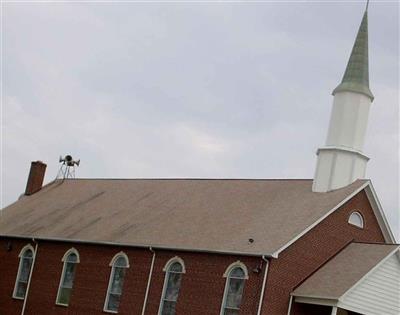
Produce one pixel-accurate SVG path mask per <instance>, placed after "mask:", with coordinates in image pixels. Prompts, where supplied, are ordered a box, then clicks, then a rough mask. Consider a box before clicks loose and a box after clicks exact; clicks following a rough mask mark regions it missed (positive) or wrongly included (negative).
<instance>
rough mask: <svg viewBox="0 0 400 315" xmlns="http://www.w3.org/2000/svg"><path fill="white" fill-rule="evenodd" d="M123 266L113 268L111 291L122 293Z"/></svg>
mask: <svg viewBox="0 0 400 315" xmlns="http://www.w3.org/2000/svg"><path fill="white" fill-rule="evenodd" d="M124 276H125V268H119V267H115V268H114V277H113V280H112V283H111V290H110V292H111V293H115V294H122V285H123V284H124Z"/></svg>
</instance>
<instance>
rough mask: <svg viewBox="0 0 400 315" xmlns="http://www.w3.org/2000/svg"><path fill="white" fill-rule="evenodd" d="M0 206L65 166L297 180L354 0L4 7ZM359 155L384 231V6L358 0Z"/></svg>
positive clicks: (349, 28) (390, 190)
mask: <svg viewBox="0 0 400 315" xmlns="http://www.w3.org/2000/svg"><path fill="white" fill-rule="evenodd" d="M3 6H4V21H3V27H4V32H3V36H4V38H3V45H4V46H3V53H4V54H3V58H4V69H3V76H4V98H3V114H4V115H3V118H2V127H3V131H4V137H3V147H2V159H3V169H2V181H3V187H2V205H3V206H4V205H7V204H9V203H11V202H12V201H14V200H15V199H16V198H17V197H18V195H19V194H20V193H21V192H22V191H23V190H24V185H25V181H26V178H27V173H28V170H29V161H31V160H36V159H41V160H43V161H45V162H47V163H48V172H47V176H46V180H47V181H50V180H52V179H53V178H54V177H55V176H56V173H57V169H58V163H57V159H58V156H59V155H60V154H66V153H71V154H73V155H74V156H76V157H79V158H81V159H82V165H81V167H80V168H79V169H78V171H77V174H78V176H79V177H229V178H230V177H257V178H287V177H289V178H299V177H301V178H311V177H312V176H313V172H314V166H315V160H316V158H315V150H316V148H317V147H318V146H320V145H322V144H323V143H324V141H325V135H326V131H327V125H328V120H329V113H330V107H331V103H332V97H331V95H330V92H331V91H332V90H333V89H334V88H335V87H336V85H337V84H338V83H339V81H340V79H341V76H342V74H343V71H344V68H345V65H346V62H347V59H348V56H349V53H350V50H351V46H352V44H353V41H354V38H355V34H356V31H357V29H358V26H359V23H360V21H361V16H362V11H363V8H364V4H363V3H361V2H360V3H355V2H352V3H330V2H320V3H293V2H290V3H289V2H288V3H284V2H279V3H277V2H275V3H274V2H266V3H244V2H243V3H206V4H201V3H191V4H189V3H187V4H176V3H175V4H174V3H165V4H161V3H150V4H145V3H124V4H123V3H119V4H115V3H114V4H113V3H103V4H95V3H89V4H88V3H86V4H84V3H73V4H66V3H63V4H61V3H52V4H50V3H47V4H45V3H36V4H27V3H25V4H12V3H7V4H4V5H3ZM369 21H370V78H371V89H372V91H373V93H374V94H375V96H376V100H375V102H374V104H373V106H372V110H371V116H370V122H369V129H368V135H367V141H366V148H365V152H366V154H367V155H369V156H370V157H371V161H370V162H369V166H368V174H367V175H368V177H370V178H372V180H373V182H374V185H375V187H376V189H377V191H378V194H379V196H380V198H381V201H382V204H383V206H384V208H385V211H386V213H387V216H388V218H389V220H390V222H391V225H392V227H393V229H394V230H395V231H397V235H398V231H399V212H398V211H399V207H398V201H399V200H398V189H399V183H398V174H399V173H398V172H399V168H398V143H399V137H398V132H399V129H398V121H399V112H398V99H399V98H398V97H399V95H398V83H399V80H398V44H399V42H398V38H399V33H398V29H399V27H398V23H399V16H398V3H395V2H372V3H371V5H370V14H369Z"/></svg>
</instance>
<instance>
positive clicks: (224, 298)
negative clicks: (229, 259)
mask: <svg viewBox="0 0 400 315" xmlns="http://www.w3.org/2000/svg"><path fill="white" fill-rule="evenodd" d="M237 267H240V268H241V269H242V270H243V272H244V278H243V280H248V279H249V272H248V270H247V267H246V265H245V264H244V263H242V262H241V261H240V260H238V261H236V262H234V263H232V264H230V265H229V266H228V268H226V270H225V272H224V274H223V277H224V278H226V280H225V289H224V295H223V297H222V303H221V311H220V315H224V312H225V303H226V298H227V296H228V289H229V279H230V278H229V275H230V273H231V271H232V270H233V269H235V268H237Z"/></svg>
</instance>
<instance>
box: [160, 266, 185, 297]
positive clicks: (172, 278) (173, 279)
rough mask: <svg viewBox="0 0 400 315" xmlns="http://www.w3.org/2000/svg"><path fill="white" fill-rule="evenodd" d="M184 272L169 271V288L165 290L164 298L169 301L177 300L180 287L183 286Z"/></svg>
mask: <svg viewBox="0 0 400 315" xmlns="http://www.w3.org/2000/svg"><path fill="white" fill-rule="evenodd" d="M181 278H182V274H180V273H168V282H167V289H166V290H165V297H164V299H166V300H168V301H177V300H178V294H179V288H180V286H181Z"/></svg>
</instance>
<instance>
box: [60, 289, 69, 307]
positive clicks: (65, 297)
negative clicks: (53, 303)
mask: <svg viewBox="0 0 400 315" xmlns="http://www.w3.org/2000/svg"><path fill="white" fill-rule="evenodd" d="M71 293H72V289H70V288H60V295H59V296H58V300H57V302H58V303H61V304H67V305H68V304H69V299H70V297H71Z"/></svg>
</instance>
